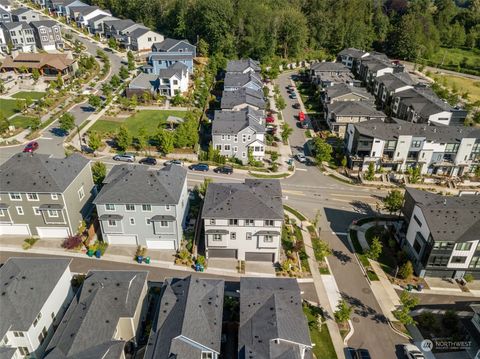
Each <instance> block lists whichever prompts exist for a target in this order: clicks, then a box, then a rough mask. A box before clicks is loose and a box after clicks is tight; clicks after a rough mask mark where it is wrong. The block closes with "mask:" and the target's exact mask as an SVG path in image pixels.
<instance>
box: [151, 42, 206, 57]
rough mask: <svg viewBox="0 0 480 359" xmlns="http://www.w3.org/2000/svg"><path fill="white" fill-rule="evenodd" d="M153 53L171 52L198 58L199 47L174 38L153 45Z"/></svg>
mask: <svg viewBox="0 0 480 359" xmlns="http://www.w3.org/2000/svg"><path fill="white" fill-rule="evenodd" d="M152 52H169V53H172V54H174V53H189V54H191V55H192V58H195V57H196V56H197V47H196V46H195V45H192V44H191V43H190V42H189V41H188V40H177V39H172V38H168V37H166V38H164V39H163V40H162V41H159V42H156V43H154V44H153V45H152Z"/></svg>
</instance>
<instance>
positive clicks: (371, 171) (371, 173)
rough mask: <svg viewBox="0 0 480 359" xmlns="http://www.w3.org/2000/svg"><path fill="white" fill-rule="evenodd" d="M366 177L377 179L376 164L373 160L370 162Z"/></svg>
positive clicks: (367, 178) (371, 179)
mask: <svg viewBox="0 0 480 359" xmlns="http://www.w3.org/2000/svg"><path fill="white" fill-rule="evenodd" d="M365 179H366V180H367V181H373V180H374V179H375V164H374V163H373V162H370V163H369V164H368V169H367V173H365Z"/></svg>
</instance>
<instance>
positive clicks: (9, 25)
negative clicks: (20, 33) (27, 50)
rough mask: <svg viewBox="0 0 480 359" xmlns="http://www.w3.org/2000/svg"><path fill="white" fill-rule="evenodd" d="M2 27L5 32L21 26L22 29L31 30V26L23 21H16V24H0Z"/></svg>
mask: <svg viewBox="0 0 480 359" xmlns="http://www.w3.org/2000/svg"><path fill="white" fill-rule="evenodd" d="M1 25H2V26H4V27H5V28H6V29H7V30H13V29H16V28H17V27H19V26H21V27H22V29H31V26H30V25H29V24H28V23H27V22H25V21H18V22H2V23H1Z"/></svg>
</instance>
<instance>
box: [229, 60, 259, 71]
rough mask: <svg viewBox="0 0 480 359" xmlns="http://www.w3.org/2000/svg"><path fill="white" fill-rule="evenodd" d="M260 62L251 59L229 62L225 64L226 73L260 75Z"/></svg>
mask: <svg viewBox="0 0 480 359" xmlns="http://www.w3.org/2000/svg"><path fill="white" fill-rule="evenodd" d="M260 71H262V68H261V67H260V62H259V61H256V60H252V59H241V60H230V61H228V63H227V69H226V72H229V73H236V74H247V73H250V72H251V73H257V74H258V73H260Z"/></svg>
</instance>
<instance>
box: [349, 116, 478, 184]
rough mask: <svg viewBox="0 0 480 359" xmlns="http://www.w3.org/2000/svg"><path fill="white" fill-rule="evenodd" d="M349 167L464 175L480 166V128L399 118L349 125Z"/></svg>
mask: <svg viewBox="0 0 480 359" xmlns="http://www.w3.org/2000/svg"><path fill="white" fill-rule="evenodd" d="M345 146H346V151H347V153H348V158H349V166H350V167H351V168H355V169H356V168H358V169H361V170H365V169H366V168H368V165H369V163H370V162H373V163H374V164H375V168H377V169H380V168H382V169H386V170H392V171H405V170H406V169H407V168H409V167H417V168H420V172H421V173H422V174H439V175H440V174H441V175H448V176H463V175H465V174H468V173H469V172H473V171H475V169H476V168H477V166H479V165H480V130H478V129H476V128H469V127H460V126H428V125H425V124H416V123H410V122H406V121H401V120H397V121H396V122H395V123H383V122H381V121H368V122H362V123H357V124H349V125H348V129H347V133H346V136H345Z"/></svg>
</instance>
